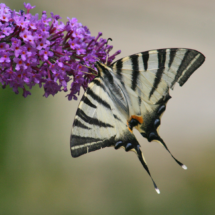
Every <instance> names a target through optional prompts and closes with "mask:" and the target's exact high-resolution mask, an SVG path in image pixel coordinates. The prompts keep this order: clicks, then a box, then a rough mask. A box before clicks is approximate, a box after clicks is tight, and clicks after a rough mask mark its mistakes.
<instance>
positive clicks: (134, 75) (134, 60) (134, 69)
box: [130, 55, 140, 91]
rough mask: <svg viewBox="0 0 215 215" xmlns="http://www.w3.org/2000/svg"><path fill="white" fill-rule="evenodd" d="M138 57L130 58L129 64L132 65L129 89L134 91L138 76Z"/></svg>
mask: <svg viewBox="0 0 215 215" xmlns="http://www.w3.org/2000/svg"><path fill="white" fill-rule="evenodd" d="M138 58H139V56H138V55H132V56H130V60H131V64H132V82H131V89H132V90H134V91H135V89H136V87H137V79H138V76H139V73H140V72H139V64H138Z"/></svg>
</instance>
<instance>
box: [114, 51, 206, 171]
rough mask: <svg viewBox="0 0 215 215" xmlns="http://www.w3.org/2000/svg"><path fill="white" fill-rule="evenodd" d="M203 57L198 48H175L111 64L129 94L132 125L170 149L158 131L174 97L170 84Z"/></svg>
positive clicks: (186, 75)
mask: <svg viewBox="0 0 215 215" xmlns="http://www.w3.org/2000/svg"><path fill="white" fill-rule="evenodd" d="M204 60H205V57H204V55H202V54H201V53H200V52H198V51H196V50H191V49H182V48H173V49H159V50H152V51H147V52H142V53H138V54H134V55H131V56H129V57H125V58H122V59H120V60H118V61H116V62H115V63H113V64H112V65H111V68H112V69H113V72H114V74H115V75H116V77H117V78H118V79H119V80H120V81H121V83H122V84H123V86H124V88H125V92H127V94H128V98H129V99H128V100H129V102H130V106H131V108H130V111H129V124H130V127H131V128H133V127H135V128H136V129H138V130H139V132H140V133H141V134H142V136H144V137H145V138H147V139H148V141H152V140H155V141H158V142H159V143H160V144H162V145H163V146H164V147H165V148H166V149H167V150H168V151H169V149H168V148H167V146H166V144H165V143H164V141H163V140H162V138H161V137H160V136H159V133H158V128H159V126H160V118H161V116H162V114H163V112H164V111H165V109H166V103H167V101H168V100H169V99H170V98H171V97H170V96H169V88H172V89H173V86H174V85H175V83H176V82H178V83H179V85H180V86H182V85H183V84H184V83H185V82H186V81H187V79H188V78H189V77H190V75H192V73H193V72H194V71H195V70H196V69H197V68H198V67H199V66H201V64H202V63H203V62H204ZM169 152H170V151H169ZM170 154H171V153H170ZM171 155H172V154H171ZM172 157H173V156H172ZM173 158H174V157H173ZM174 159H175V158H174ZM175 160H176V159H175ZM176 162H177V163H178V164H179V165H181V166H182V167H183V168H186V166H184V165H183V164H182V163H180V162H179V161H178V160H176Z"/></svg>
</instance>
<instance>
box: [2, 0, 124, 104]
mask: <svg viewBox="0 0 215 215" xmlns="http://www.w3.org/2000/svg"><path fill="white" fill-rule="evenodd" d="M24 7H25V8H26V13H25V12H24V11H22V10H20V11H19V12H16V11H12V10H11V9H10V8H9V7H7V6H6V5H5V4H4V3H1V4H0V83H1V84H2V87H3V88H5V87H6V85H9V86H10V87H11V88H12V89H13V91H14V92H15V93H16V94H18V93H19V90H18V88H21V89H23V96H24V97H27V96H28V95H31V93H30V92H29V91H28V90H26V87H28V88H29V89H31V88H32V87H33V86H34V85H35V84H38V85H39V86H40V87H43V88H44V91H45V93H44V96H45V97H48V96H49V95H50V94H51V95H53V96H54V95H55V94H56V93H58V92H59V91H64V92H67V91H69V92H68V95H67V97H68V99H69V100H71V99H75V100H76V99H77V95H79V93H80V89H81V87H83V89H84V90H86V88H87V86H88V84H89V83H90V82H91V81H92V80H93V79H94V77H95V75H96V74H95V70H96V68H95V62H96V61H98V60H100V61H101V62H103V63H105V62H106V61H107V63H108V64H111V62H112V61H113V60H114V58H115V56H116V55H117V54H119V53H120V51H117V52H116V53H115V54H113V55H112V56H109V52H110V51H111V49H112V48H113V47H112V46H110V45H108V44H107V41H108V40H105V39H102V38H100V37H101V36H102V33H101V32H99V33H98V36H97V37H92V36H91V34H90V31H89V29H88V28H87V27H86V26H83V25H82V24H81V23H79V22H78V20H77V19H76V18H72V19H70V18H68V21H67V23H66V24H64V23H63V22H59V21H58V20H59V19H61V17H60V16H59V15H54V14H53V13H51V17H50V18H48V17H47V14H46V11H43V12H42V17H41V19H39V17H38V14H36V15H32V14H31V13H30V10H31V9H33V8H34V7H35V6H31V4H30V3H24ZM70 81H72V82H71V84H70V87H69V90H68V86H67V85H68V82H70Z"/></svg>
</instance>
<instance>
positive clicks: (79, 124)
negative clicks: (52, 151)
mask: <svg viewBox="0 0 215 215" xmlns="http://www.w3.org/2000/svg"><path fill="white" fill-rule="evenodd" d="M74 127H79V128H83V129H88V130H90V129H91V128H89V127H87V126H86V125H84V124H83V123H81V122H80V121H79V120H78V119H75V120H74Z"/></svg>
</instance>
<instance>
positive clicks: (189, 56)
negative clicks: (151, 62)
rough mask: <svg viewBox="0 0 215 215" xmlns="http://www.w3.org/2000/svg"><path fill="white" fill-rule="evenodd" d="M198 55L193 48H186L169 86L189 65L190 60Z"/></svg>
mask: <svg viewBox="0 0 215 215" xmlns="http://www.w3.org/2000/svg"><path fill="white" fill-rule="evenodd" d="M196 55H198V52H196V51H193V50H189V49H188V50H187V51H186V52H185V54H184V57H183V60H182V61H181V64H180V66H179V68H178V70H177V72H176V76H175V78H174V80H173V82H172V84H171V87H172V86H173V85H174V84H175V83H176V82H177V81H178V79H179V78H180V76H181V75H182V74H183V71H184V70H185V69H186V68H187V67H188V66H189V64H190V63H191V61H192V60H193V59H194V58H195V57H196Z"/></svg>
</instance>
